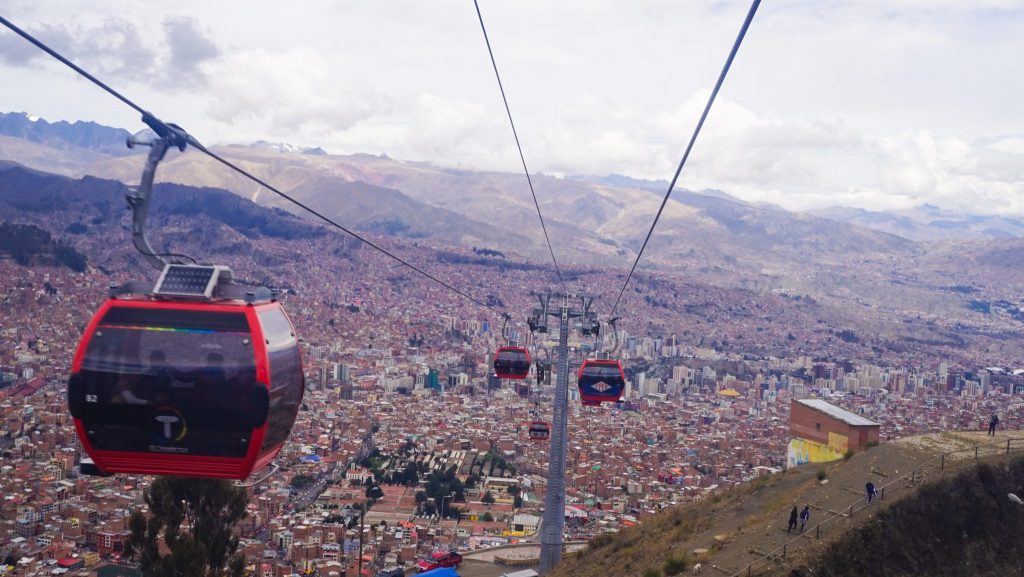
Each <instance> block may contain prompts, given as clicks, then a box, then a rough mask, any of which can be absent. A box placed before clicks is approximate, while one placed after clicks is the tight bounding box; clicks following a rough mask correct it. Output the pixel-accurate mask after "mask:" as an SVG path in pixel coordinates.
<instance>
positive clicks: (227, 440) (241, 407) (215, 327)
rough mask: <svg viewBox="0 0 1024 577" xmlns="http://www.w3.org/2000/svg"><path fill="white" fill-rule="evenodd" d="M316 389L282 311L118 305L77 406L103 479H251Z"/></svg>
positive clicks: (90, 338) (85, 357) (88, 336)
mask: <svg viewBox="0 0 1024 577" xmlns="http://www.w3.org/2000/svg"><path fill="white" fill-rule="evenodd" d="M304 388H305V387H304V379H303V373H302V364H301V359H300V355H299V349H298V339H297V338H296V337H295V332H294V329H293V328H292V325H291V322H290V321H289V320H288V317H287V315H286V314H285V312H284V309H282V308H281V305H280V304H279V303H278V302H276V301H272V300H271V301H267V302H261V303H255V304H253V303H246V302H243V301H241V300H218V301H214V302H208V301H207V302H184V301H174V300H157V299H155V298H152V297H141V298H126V299H114V298H112V299H109V300H107V301H106V302H105V303H103V306H101V307H100V309H99V311H97V312H96V314H95V316H93V318H92V320H91V321H90V323H89V325H88V327H87V328H86V330H85V334H84V335H83V337H82V341H81V343H80V344H79V346H78V350H77V352H76V354H75V359H74V364H73V366H72V375H71V379H70V382H69V384H68V403H69V405H70V409H71V414H72V416H73V417H74V419H75V428H76V429H77V432H78V438H79V440H80V441H81V443H82V445H83V447H84V448H85V450H86V452H87V453H88V454H89V456H90V457H91V458H92V460H93V461H94V462H95V464H96V466H97V467H98V468H99V469H100V470H101V471H103V472H108V473H141V474H153V475H180V476H194V477H219V478H229V479H244V478H245V477H247V476H249V474H250V473H251V472H252V471H254V470H256V469H259V468H260V467H263V466H264V465H267V464H268V463H269V462H270V461H271V459H273V458H274V456H275V455H276V454H277V452H278V451H279V450H280V448H281V446H282V444H283V443H284V441H285V439H286V438H287V437H288V433H289V432H290V430H291V427H292V424H293V423H294V421H295V416H296V413H297V412H298V408H299V405H300V403H301V401H302V395H303V391H304Z"/></svg>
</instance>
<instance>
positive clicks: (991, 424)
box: [988, 413, 999, 437]
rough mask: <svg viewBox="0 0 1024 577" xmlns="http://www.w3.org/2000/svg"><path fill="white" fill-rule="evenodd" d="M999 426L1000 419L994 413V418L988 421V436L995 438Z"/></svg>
mask: <svg viewBox="0 0 1024 577" xmlns="http://www.w3.org/2000/svg"><path fill="white" fill-rule="evenodd" d="M998 424H999V417H998V416H996V414H995V413H992V418H991V419H989V421H988V434H989V435H992V436H993V437H994V436H995V434H996V425H998Z"/></svg>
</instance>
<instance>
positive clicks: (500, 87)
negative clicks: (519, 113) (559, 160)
mask: <svg viewBox="0 0 1024 577" xmlns="http://www.w3.org/2000/svg"><path fill="white" fill-rule="evenodd" d="M473 6H475V7H476V16H477V18H478V19H479V20H480V30H481V31H482V32H483V33H484V42H485V43H486V44H487V54H489V55H490V57H491V66H492V67H493V68H494V77H495V78H497V79H498V90H500V91H501V101H502V102H504V103H505V113H506V114H507V115H508V123H509V125H511V126H512V136H513V137H514V138H515V140H516V148H517V149H518V150H519V160H520V161H521V162H522V163H523V172H524V173H526V183H527V184H529V185H530V195H531V196H533V206H535V207H536V208H537V218H538V219H540V228H541V230H543V231H544V240H545V242H547V243H548V252H550V253H551V262H552V263H553V264H554V265H555V273H556V274H557V275H558V284H560V285H562V290H563V291H564V292H568V289H567V288H565V281H564V280H562V269H561V267H559V266H558V259H556V258H555V249H554V248H552V246H551V237H549V236H548V227H547V225H545V224H544V215H543V214H541V212H540V202H538V201H537V193H536V192H535V191H534V189H533V179H532V178H530V170H529V169H528V168H526V157H525V156H523V146H522V145H521V144H520V143H519V132H518V131H517V130H516V123H515V122H514V121H513V120H512V109H511V108H509V105H508V98H507V97H506V96H505V86H504V85H503V84H502V83H501V74H498V62H497V61H496V60H495V59H494V50H492V49H491V39H490V38H489V37H488V36H487V27H486V26H484V17H483V14H481V13H480V3H479V2H478V1H477V0H473Z"/></svg>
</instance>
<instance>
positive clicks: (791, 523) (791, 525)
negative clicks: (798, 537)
mask: <svg viewBox="0 0 1024 577" xmlns="http://www.w3.org/2000/svg"><path fill="white" fill-rule="evenodd" d="M798 515H799V513H797V510H796V505H793V510H792V511H790V512H789V529H786V534H787V535H788V534H790V533H791V532H792V531H793V529H796V518H797V516H798Z"/></svg>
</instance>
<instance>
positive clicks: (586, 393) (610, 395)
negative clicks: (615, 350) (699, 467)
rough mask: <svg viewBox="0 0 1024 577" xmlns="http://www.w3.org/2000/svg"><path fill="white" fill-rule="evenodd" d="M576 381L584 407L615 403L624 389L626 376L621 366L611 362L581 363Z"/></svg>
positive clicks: (587, 361) (588, 361)
mask: <svg viewBox="0 0 1024 577" xmlns="http://www.w3.org/2000/svg"><path fill="white" fill-rule="evenodd" d="M577 381H578V385H579V389H580V399H582V401H583V404H584V405H600V404H601V403H614V402H617V401H619V400H620V399H621V398H622V393H623V391H625V389H626V374H625V373H624V372H623V371H622V364H621V363H619V361H613V360H594V359H591V360H586V361H583V365H581V366H580V372H579V375H578V376H577Z"/></svg>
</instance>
